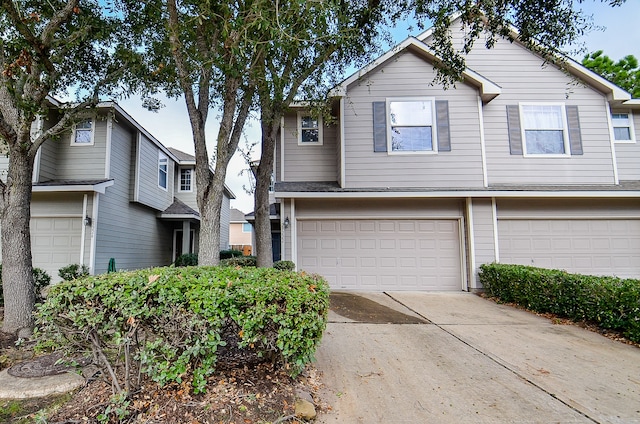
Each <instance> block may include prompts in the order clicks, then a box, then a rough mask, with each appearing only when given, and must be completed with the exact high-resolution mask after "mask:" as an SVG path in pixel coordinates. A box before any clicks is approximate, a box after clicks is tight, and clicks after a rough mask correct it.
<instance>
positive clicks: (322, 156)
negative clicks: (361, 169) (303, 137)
mask: <svg viewBox="0 0 640 424" xmlns="http://www.w3.org/2000/svg"><path fill="white" fill-rule="evenodd" d="M322 132H323V137H322V139H323V140H322V145H306V146H299V145H298V118H297V114H296V113H295V112H294V113H292V114H289V115H287V116H285V118H284V154H285V158H286V166H285V169H284V178H283V181H336V180H337V179H338V169H337V165H336V149H337V148H338V143H337V141H338V140H337V137H338V127H337V126H336V125H324V127H323V129H322ZM278 153H279V152H278ZM277 178H280V175H278V176H277Z"/></svg>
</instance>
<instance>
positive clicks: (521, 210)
mask: <svg viewBox="0 0 640 424" xmlns="http://www.w3.org/2000/svg"><path fill="white" fill-rule="evenodd" d="M497 211H498V218H500V217H510V218H523V219H524V218H528V219H537V218H540V219H545V218H547V219H551V218H579V217H583V218H585V217H599V218H615V217H619V218H622V217H635V216H640V199H597V198H592V199H498V200H497Z"/></svg>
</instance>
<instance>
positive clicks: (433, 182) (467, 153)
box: [344, 52, 483, 188]
mask: <svg viewBox="0 0 640 424" xmlns="http://www.w3.org/2000/svg"><path fill="white" fill-rule="evenodd" d="M434 77H435V72H434V70H433V66H432V65H431V64H429V63H428V62H426V61H424V60H423V59H421V58H419V57H417V56H416V55H415V54H413V53H410V52H406V53H401V54H399V55H398V56H397V57H396V58H395V59H393V60H390V61H389V62H387V63H386V64H385V65H384V66H383V67H381V68H380V69H377V70H376V71H374V72H372V73H371V74H369V75H368V76H367V78H366V79H364V80H361V81H357V82H354V83H353V84H352V85H351V86H349V87H348V93H347V100H346V102H345V104H346V106H345V111H344V116H345V122H344V126H345V140H344V145H345V170H344V172H345V179H346V181H345V186H346V187H348V188H363V187H481V186H482V185H483V180H482V157H481V149H480V124H479V111H478V102H477V96H478V92H477V90H476V89H475V88H473V87H470V86H469V85H467V84H464V83H458V84H457V87H456V89H450V90H443V89H442V88H441V87H440V86H435V85H431V82H432V81H433V79H434ZM389 97H435V98H436V100H448V102H449V121H450V126H451V127H450V133H451V151H450V152H440V153H438V154H405V155H398V154H388V153H386V152H379V153H374V151H373V117H372V111H373V109H372V103H373V102H380V101H385V100H386V99H387V98H389Z"/></svg>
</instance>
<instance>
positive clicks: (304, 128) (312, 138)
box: [298, 112, 322, 145]
mask: <svg viewBox="0 0 640 424" xmlns="http://www.w3.org/2000/svg"><path fill="white" fill-rule="evenodd" d="M298 144H299V145H308V144H316V145H321V144H322V118H321V117H316V118H314V117H312V116H311V115H309V114H308V113H305V112H298Z"/></svg>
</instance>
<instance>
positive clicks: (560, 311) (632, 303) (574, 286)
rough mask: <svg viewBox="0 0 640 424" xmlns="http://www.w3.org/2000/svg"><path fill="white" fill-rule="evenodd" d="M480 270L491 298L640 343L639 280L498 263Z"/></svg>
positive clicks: (484, 266)
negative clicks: (584, 323)
mask: <svg viewBox="0 0 640 424" xmlns="http://www.w3.org/2000/svg"><path fill="white" fill-rule="evenodd" d="M480 269H481V271H480V281H481V282H482V285H483V286H484V289H485V291H486V293H487V294H489V295H490V296H493V297H496V298H498V299H500V300H502V301H504V302H514V303H517V304H519V305H521V306H524V307H526V308H528V309H531V310H533V311H537V312H551V313H553V314H557V315H559V316H562V317H567V318H570V319H572V320H576V321H582V320H586V321H591V322H594V323H597V324H598V325H599V326H600V327H602V328H606V329H612V330H616V331H620V332H622V333H623V334H624V335H625V336H626V337H628V338H629V339H630V340H633V341H636V342H640V280H635V279H621V278H617V277H596V276H591V275H581V274H569V273H567V272H565V271H559V270H550V269H542V268H535V267H531V266H523V265H507V264H495V263H494V264H485V265H482V266H481V267H480Z"/></svg>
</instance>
